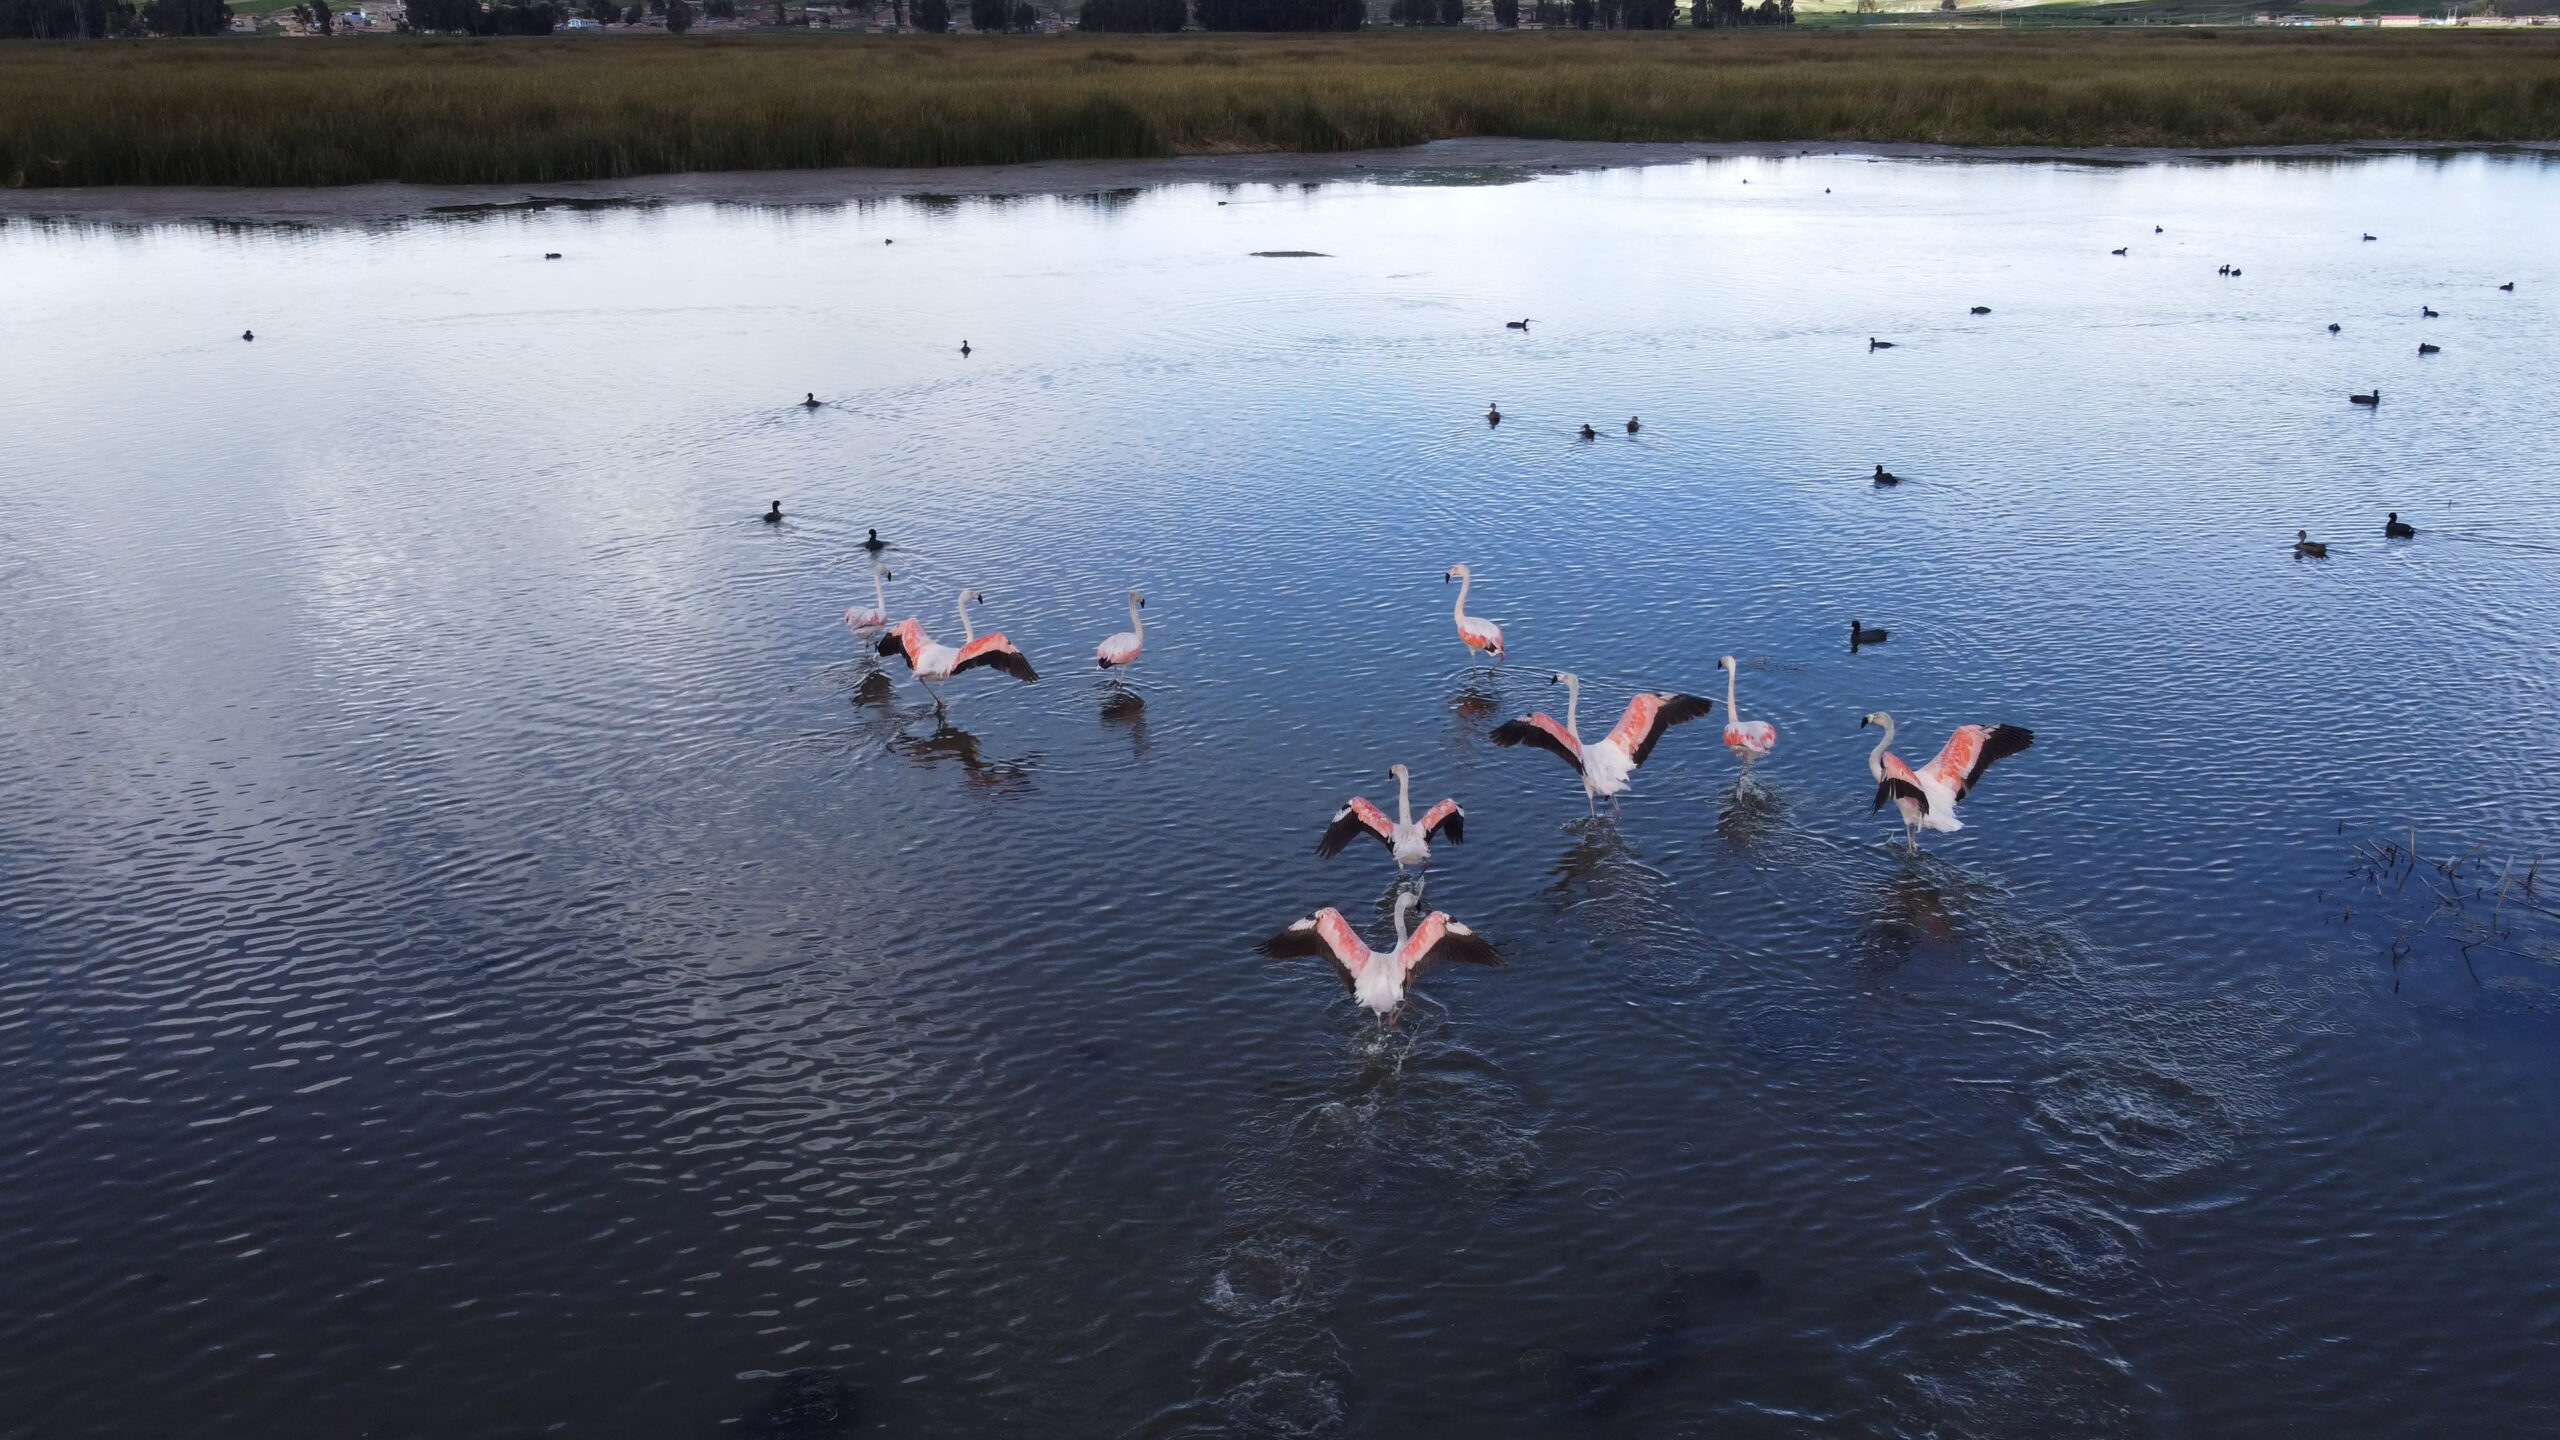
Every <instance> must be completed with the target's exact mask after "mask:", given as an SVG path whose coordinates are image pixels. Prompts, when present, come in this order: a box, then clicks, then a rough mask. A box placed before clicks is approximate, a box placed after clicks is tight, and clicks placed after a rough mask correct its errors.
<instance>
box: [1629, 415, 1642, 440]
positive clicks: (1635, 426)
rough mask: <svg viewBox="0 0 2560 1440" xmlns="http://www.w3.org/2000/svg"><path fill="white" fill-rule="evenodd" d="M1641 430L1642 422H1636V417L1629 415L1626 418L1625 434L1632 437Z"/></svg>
mask: <svg viewBox="0 0 2560 1440" xmlns="http://www.w3.org/2000/svg"><path fill="white" fill-rule="evenodd" d="M1643 428H1644V422H1643V421H1641V420H1638V419H1637V418H1636V417H1634V416H1633V415H1630V416H1628V417H1627V433H1628V434H1630V435H1633V434H1634V433H1636V432H1637V431H1639V430H1641V429H1643Z"/></svg>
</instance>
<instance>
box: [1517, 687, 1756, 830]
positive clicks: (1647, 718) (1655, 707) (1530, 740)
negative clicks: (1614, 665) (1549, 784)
mask: <svg viewBox="0 0 2560 1440" xmlns="http://www.w3.org/2000/svg"><path fill="white" fill-rule="evenodd" d="M1553 683H1555V684H1558V685H1561V686H1563V687H1564V694H1565V706H1564V723H1563V724H1561V725H1559V724H1557V723H1556V720H1555V717H1554V716H1552V715H1548V714H1546V713H1545V712H1543V711H1540V712H1536V713H1533V714H1530V715H1526V716H1523V717H1522V718H1520V719H1518V720H1508V721H1505V722H1503V723H1502V724H1500V725H1497V726H1495V727H1494V731H1493V735H1492V740H1493V743H1494V744H1496V745H1500V746H1503V747H1505V748H1506V749H1507V748H1509V747H1511V746H1513V745H1521V744H1528V745H1535V746H1537V747H1538V748H1539V749H1541V750H1545V751H1547V752H1548V753H1550V754H1552V755H1554V756H1556V757H1557V758H1558V759H1561V760H1562V761H1564V763H1566V764H1567V765H1570V766H1572V767H1573V773H1575V774H1576V775H1579V776H1581V777H1582V798H1583V801H1584V803H1586V804H1587V805H1589V806H1590V808H1591V813H1592V814H1594V815H1597V814H1599V813H1600V807H1599V803H1598V801H1597V800H1596V799H1595V798H1594V797H1596V796H1601V795H1606V796H1609V797H1610V805H1611V807H1612V808H1615V806H1616V804H1617V796H1618V795H1619V794H1621V793H1622V792H1624V791H1625V790H1626V788H1627V780H1628V777H1630V776H1632V775H1634V774H1635V772H1636V767H1637V766H1639V765H1642V764H1643V763H1644V762H1645V760H1646V758H1647V757H1649V756H1651V755H1652V754H1653V747H1654V745H1655V744H1656V743H1658V742H1659V741H1660V740H1661V739H1662V732H1663V731H1665V730H1668V729H1670V728H1671V727H1672V726H1674V725H1679V724H1684V723H1686V722H1688V721H1691V720H1695V719H1697V718H1698V717H1699V716H1701V715H1704V714H1706V713H1707V712H1709V711H1711V710H1713V709H1714V708H1715V702H1714V701H1712V700H1702V699H1700V698H1698V697H1697V696H1695V695H1681V694H1676V693H1673V692H1671V691H1654V692H1648V693H1646V694H1641V695H1638V696H1636V697H1635V698H1634V699H1633V700H1630V701H1628V702H1627V713H1626V714H1625V715H1623V716H1621V717H1619V720H1618V725H1617V728H1616V729H1614V730H1611V731H1610V732H1609V734H1608V737H1607V738H1606V739H1603V740H1598V741H1594V742H1593V743H1591V744H1589V745H1585V744H1583V743H1582V731H1581V727H1580V718H1581V710H1582V679H1581V677H1580V676H1577V675H1575V674H1573V673H1572V672H1571V671H1559V672H1558V673H1557V674H1556V676H1555V679H1554V682H1553Z"/></svg>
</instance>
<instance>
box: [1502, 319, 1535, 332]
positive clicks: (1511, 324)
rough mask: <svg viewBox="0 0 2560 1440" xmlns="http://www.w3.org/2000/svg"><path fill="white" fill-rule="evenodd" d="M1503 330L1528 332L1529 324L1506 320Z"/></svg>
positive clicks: (1521, 321)
mask: <svg viewBox="0 0 2560 1440" xmlns="http://www.w3.org/2000/svg"><path fill="white" fill-rule="evenodd" d="M1502 328H1503V329H1505V330H1526V329H1528V328H1529V322H1528V321H1526V320H1505V321H1503V322H1502Z"/></svg>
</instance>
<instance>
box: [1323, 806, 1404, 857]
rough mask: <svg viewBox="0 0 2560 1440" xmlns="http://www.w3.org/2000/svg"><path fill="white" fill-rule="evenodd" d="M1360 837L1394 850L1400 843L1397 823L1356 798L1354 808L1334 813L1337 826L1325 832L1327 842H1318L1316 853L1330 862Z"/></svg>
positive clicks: (1349, 807)
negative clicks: (1396, 844)
mask: <svg viewBox="0 0 2560 1440" xmlns="http://www.w3.org/2000/svg"><path fill="white" fill-rule="evenodd" d="M1360 835H1368V836H1370V837H1372V838H1374V839H1376V840H1377V842H1378V843H1379V844H1381V845H1384V846H1387V847H1389V848H1390V849H1392V848H1394V846H1395V843H1396V827H1395V822H1394V821H1392V820H1389V819H1388V818H1387V816H1386V812H1385V811H1382V810H1380V809H1379V808H1378V807H1377V806H1375V805H1372V804H1370V803H1369V802H1368V801H1366V800H1363V799H1361V798H1360V797H1359V796H1357V795H1354V796H1352V797H1351V803H1350V804H1348V805H1345V806H1343V807H1342V808H1341V809H1339V810H1336V811H1334V812H1333V823H1332V824H1330V825H1327V826H1326V827H1325V828H1324V838H1323V839H1321V840H1319V841H1317V842H1316V853H1317V854H1318V855H1322V856H1324V857H1326V858H1327V859H1330V858H1332V857H1333V856H1336V855H1339V854H1341V853H1342V847H1343V846H1345V845H1348V844H1350V843H1351V842H1352V840H1353V838H1354V837H1356V836H1360Z"/></svg>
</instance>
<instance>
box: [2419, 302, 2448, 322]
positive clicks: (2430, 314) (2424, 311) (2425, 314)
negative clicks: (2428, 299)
mask: <svg viewBox="0 0 2560 1440" xmlns="http://www.w3.org/2000/svg"><path fill="white" fill-rule="evenodd" d="M2418 318H2419V319H2421V320H2441V319H2443V318H2444V317H2443V316H2441V315H2438V314H2437V313H2436V312H2435V311H2433V310H2431V309H2429V308H2427V307H2426V306H2424V305H2421V306H2419V307H2418Z"/></svg>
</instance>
